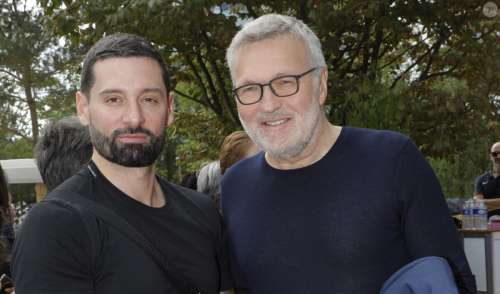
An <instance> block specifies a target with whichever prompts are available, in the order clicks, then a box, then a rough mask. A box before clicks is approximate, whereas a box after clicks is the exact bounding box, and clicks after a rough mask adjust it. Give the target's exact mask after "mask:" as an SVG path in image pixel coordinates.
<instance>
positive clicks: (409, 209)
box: [396, 140, 476, 294]
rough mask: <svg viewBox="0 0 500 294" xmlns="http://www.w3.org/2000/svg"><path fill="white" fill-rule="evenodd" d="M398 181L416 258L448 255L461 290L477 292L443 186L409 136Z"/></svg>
mask: <svg viewBox="0 0 500 294" xmlns="http://www.w3.org/2000/svg"><path fill="white" fill-rule="evenodd" d="M397 174H398V175H399V178H398V179H397V182H396V185H397V187H399V198H400V200H401V202H402V207H403V213H402V216H401V219H402V223H403V229H404V235H405V238H406V243H407V248H408V251H409V253H410V255H411V256H412V257H413V258H414V259H417V258H420V257H424V256H439V257H443V258H445V259H446V260H447V261H448V262H449V264H450V266H451V268H452V269H453V272H454V277H455V281H456V283H457V286H458V288H459V290H460V293H471V294H472V293H476V285H475V280H474V277H473V276H472V273H471V270H470V268H469V264H468V262H467V259H466V257H465V253H464V251H463V246H462V244H461V241H460V238H459V235H458V232H457V229H456V227H455V225H454V223H453V220H452V218H451V215H450V213H449V211H448V206H447V204H446V201H445V199H444V196H443V193H442V191H441V186H440V184H439V181H438V179H437V178H436V176H435V174H434V172H433V170H432V168H431V167H430V165H429V164H428V163H427V161H426V160H425V158H424V157H423V155H422V154H421V153H420V151H419V150H418V149H417V147H416V146H415V145H414V144H413V142H412V141H411V140H408V142H407V143H406V145H405V146H404V147H403V149H402V150H401V153H400V155H399V162H398V167H397Z"/></svg>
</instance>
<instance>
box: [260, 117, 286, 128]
mask: <svg viewBox="0 0 500 294" xmlns="http://www.w3.org/2000/svg"><path fill="white" fill-rule="evenodd" d="M289 120H290V119H288V118H284V119H280V120H273V121H266V122H263V123H262V124H263V125H266V126H271V127H275V126H279V125H282V124H284V123H286V122H287V121H289Z"/></svg>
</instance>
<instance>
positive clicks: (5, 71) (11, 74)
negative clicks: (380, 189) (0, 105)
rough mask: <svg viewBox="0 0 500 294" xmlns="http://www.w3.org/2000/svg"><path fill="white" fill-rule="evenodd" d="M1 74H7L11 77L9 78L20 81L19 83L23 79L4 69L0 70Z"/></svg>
mask: <svg viewBox="0 0 500 294" xmlns="http://www.w3.org/2000/svg"><path fill="white" fill-rule="evenodd" d="M0 72H3V73H5V74H7V75H9V76H11V77H13V78H14V79H15V80H16V81H18V82H21V78H19V77H18V76H17V75H15V74H13V73H11V72H10V71H8V70H5V69H3V68H0Z"/></svg>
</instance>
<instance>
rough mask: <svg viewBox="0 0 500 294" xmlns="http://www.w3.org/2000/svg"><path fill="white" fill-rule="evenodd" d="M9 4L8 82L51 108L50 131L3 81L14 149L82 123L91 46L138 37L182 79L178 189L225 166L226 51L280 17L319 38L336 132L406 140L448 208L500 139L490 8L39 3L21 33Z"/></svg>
mask: <svg viewBox="0 0 500 294" xmlns="http://www.w3.org/2000/svg"><path fill="white" fill-rule="evenodd" d="M12 3H14V1H13V0H8V1H4V2H2V4H1V5H0V7H1V9H2V10H1V11H2V15H1V18H0V28H1V31H0V32H1V34H2V35H1V36H0V69H2V68H8V70H9V71H11V70H12V67H13V65H16V64H17V63H15V62H13V63H12V62H10V61H16V60H17V61H19V62H21V64H30V67H27V66H24V67H23V69H25V68H30V69H32V71H27V72H26V71H25V72H23V76H27V75H26V73H31V72H33V74H32V76H33V77H37V78H36V79H35V80H36V81H37V82H33V83H32V84H30V85H29V87H31V88H30V89H34V90H32V91H31V92H32V93H41V94H43V95H39V96H37V97H36V99H34V101H35V102H36V103H35V104H36V111H35V112H34V113H35V114H36V115H38V116H40V118H36V116H33V115H28V112H27V111H28V107H27V105H26V103H24V104H23V102H22V101H23V100H19V99H18V98H19V97H14V96H13V94H16V95H17V96H21V98H25V96H23V95H24V94H23V93H25V91H21V90H22V89H26V86H25V85H26V84H25V83H24V84H23V83H20V82H19V81H16V80H15V79H11V78H9V76H8V75H5V74H2V73H1V72H0V85H1V89H0V107H1V109H2V111H0V126H2V127H3V132H2V133H0V134H1V135H5V136H8V138H9V140H11V141H12V140H13V141H15V140H19V139H20V138H22V137H24V138H25V139H23V140H24V141H23V142H29V140H30V138H31V133H30V132H31V130H33V128H34V129H35V131H36V130H37V127H36V126H35V127H33V124H32V123H33V121H35V122H37V120H38V119H44V118H48V117H59V116H62V115H66V114H68V113H72V112H73V104H74V102H73V94H74V91H75V90H76V85H77V74H78V72H79V71H80V68H79V67H80V65H79V64H80V62H81V60H82V58H83V55H84V54H85V52H86V51H87V50H88V49H89V48H90V46H91V45H92V44H93V43H95V42H96V41H97V40H98V39H99V38H101V37H102V36H103V35H105V34H110V33H113V32H118V31H121V32H130V33H136V34H139V35H142V36H144V37H146V38H148V39H150V40H152V41H153V42H154V43H155V44H156V45H158V46H159V47H160V49H161V52H162V54H163V55H164V57H165V59H166V60H167V63H168V64H169V66H170V68H171V70H172V72H173V84H174V86H175V88H174V90H173V92H174V93H175V96H176V100H177V122H176V123H175V124H174V125H173V126H171V128H169V130H168V131H167V137H168V141H167V144H166V147H165V151H164V153H163V154H162V156H161V158H160V161H159V164H158V167H159V170H160V173H162V174H163V175H165V176H167V177H169V178H171V179H179V178H180V177H181V175H182V174H184V173H186V172H188V171H193V170H196V169H198V168H199V166H200V165H201V164H202V163H203V162H206V161H208V160H211V159H216V158H217V153H218V149H219V146H220V143H221V141H222V139H223V138H224V135H226V134H228V133H229V132H231V131H233V130H235V129H238V128H239V127H240V126H239V122H238V117H237V113H236V105H235V101H234V99H233V98H232V95H231V80H230V76H229V73H228V71H227V68H226V66H225V60H224V54H225V48H226V47H227V46H228V44H229V43H230V41H231V38H232V37H233V36H234V34H235V33H236V31H237V30H238V29H239V28H240V27H241V25H242V23H244V22H245V21H246V20H249V19H252V18H255V17H258V16H259V15H262V14H264V13H270V12H277V13H283V14H288V15H293V16H297V17H298V18H300V19H302V20H304V21H305V22H306V23H307V24H308V25H310V26H311V27H312V29H313V30H314V31H315V32H317V34H318V36H319V38H320V40H321V43H322V45H323V51H324V55H325V57H326V61H327V65H328V69H329V81H328V82H329V93H330V95H329V98H328V100H327V102H326V105H325V109H326V111H327V115H328V117H329V118H330V120H331V121H332V122H335V123H336V124H340V125H347V124H349V125H355V126H361V127H371V128H379V129H391V130H397V131H401V132H403V133H406V134H408V135H409V136H410V137H412V138H413V139H414V140H415V141H416V143H417V145H418V146H419V147H420V149H421V150H422V151H423V152H424V154H426V155H427V156H429V157H430V158H431V163H432V164H433V166H434V167H435V168H436V169H437V170H438V175H439V176H440V179H441V181H442V183H444V184H443V186H445V190H446V189H448V190H446V193H447V195H455V194H457V195H468V193H469V192H468V190H467V189H466V188H465V186H463V187H461V188H460V185H459V182H460V181H462V183H465V182H468V181H470V178H471V177H472V175H473V174H475V173H477V172H478V170H482V169H484V162H482V161H481V160H479V159H478V160H471V161H470V162H469V163H468V164H466V159H464V157H467V158H475V157H473V156H481V155H480V154H481V152H478V153H479V154H478V155H474V154H475V153H474V152H473V151H474V150H477V148H478V146H482V145H483V144H485V142H488V143H489V142H491V138H495V137H496V138H498V137H499V136H500V117H499V116H500V99H499V98H498V97H500V83H498V81H499V80H500V71H499V70H498V69H499V68H500V51H499V50H498V31H499V22H498V18H493V19H489V18H487V17H486V16H484V15H483V14H482V12H481V7H482V5H483V4H484V1H480V0H470V1H394V0H376V1H364V0H339V1H316V0H314V1H290V0H281V1H261V0H251V1H233V0H231V1H218V0H211V1H208V0H188V1H160V0H130V1H117V0H112V1H101V0H86V1H62V0H39V1H38V4H40V5H41V6H42V7H43V11H44V13H45V15H44V16H42V15H38V14H36V13H33V12H26V11H24V12H23V11H21V13H20V15H23V17H21V18H20V19H23V20H24V21H23V23H22V25H20V24H18V23H15V22H14V21H13V20H14V18H13V17H12V15H14V14H12V13H13V11H11V10H12V9H11V10H9V7H12ZM33 32H37V33H33ZM53 34H56V35H57V36H58V37H60V38H58V37H55V36H54V35H53ZM26 36H29V38H24V39H23V38H22V37H26ZM12 40H15V41H12ZM61 40H63V41H65V43H64V46H56V44H55V42H56V41H57V42H59V41H61ZM18 44H21V45H22V46H18ZM16 46H17V47H16ZM49 48H52V49H49ZM13 49H15V50H13ZM37 50H38V51H37ZM2 54H4V55H2ZM1 56H5V57H4V58H3V59H2V57H1ZM11 64H13V65H12V66H11ZM9 66H10V67H9ZM55 72H57V74H55ZM16 73H17V72H16ZM61 80H62V81H64V83H61V82H60V81H61ZM26 93H29V92H26ZM18 94H19V95H18ZM21 94H23V95H21ZM32 109H33V108H31V109H30V114H33V111H32ZM14 134H15V136H13V135H14ZM13 141H12V142H13ZM9 142H10V141H9ZM472 142H475V143H472ZM24 144H25V143H22V144H21V145H22V146H24ZM2 148H3V146H0V149H2ZM23 148H24V147H23ZM23 148H19V150H25V149H23ZM481 148H482V147H481ZM12 150H14V149H12ZM1 152H2V151H0V154H1ZM5 152H6V153H5V154H11V153H9V152H10V151H9V152H7V151H5ZM22 152H25V151H22ZM22 152H21V151H20V153H22ZM9 156H10V155H9ZM12 156H13V155H12ZM471 156H472V157H471ZM455 179H457V180H456V181H457V182H456V183H455V182H454V181H455ZM463 185H466V184H463ZM467 185H468V184H467Z"/></svg>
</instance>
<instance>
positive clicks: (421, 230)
mask: <svg viewBox="0 0 500 294" xmlns="http://www.w3.org/2000/svg"><path fill="white" fill-rule="evenodd" d="M222 208H223V214H224V219H225V221H226V224H227V227H228V233H229V240H230V246H231V251H232V255H233V256H232V266H233V271H234V275H235V279H236V289H237V290H239V291H241V292H243V290H246V291H248V292H249V293H256V294H266V293H283V294H285V293H286V294H290V293H297V294H306V293H311V294H318V293H339V294H340V293H348V294H356V293H360V294H369V293H378V292H379V290H380V288H381V287H382V284H383V283H384V281H385V280H387V279H388V278H389V276H390V275H391V274H392V273H394V272H395V271H397V270H398V269H399V268H401V267H402V266H404V265H405V264H407V263H408V262H410V261H412V260H414V259H416V258H419V257H423V256H431V255H435V256H441V257H444V258H446V259H447V260H448V261H449V262H450V265H451V267H452V269H453V270H454V272H455V279H456V281H457V285H458V286H459V288H460V289H461V293H475V292H474V291H475V283H474V280H473V277H472V274H471V272H470V268H469V266H468V264H467V261H466V258H465V255H464V252H463V249H462V246H461V243H460V241H459V238H458V234H457V230H456V229H455V226H454V224H453V221H452V219H451V216H450V214H449V213H448V209H447V205H446V202H445V200H444V197H443V194H442V192H441V188H440V185H439V182H438V180H437V179H436V177H435V175H434V173H433V171H432V169H431V168H430V166H429V165H428V164H427V162H426V161H425V159H424V157H423V156H422V154H421V153H420V152H419V151H418V149H417V148H416V147H415V145H414V144H413V142H412V141H411V140H410V139H408V138H407V137H405V136H403V135H401V134H399V133H395V132H388V131H374V130H366V129H358V128H352V127H344V128H343V129H342V132H341V134H340V137H339V138H338V140H337V142H336V143H335V145H334V146H333V147H332V149H331V150H330V151H329V152H328V153H327V154H326V155H325V156H324V157H323V158H322V159H321V160H320V161H318V162H316V163H314V164H312V165H310V166H307V167H304V168H300V169H294V170H278V169H274V168H272V167H271V166H269V165H268V164H267V162H266V160H265V158H264V155H263V153H260V154H258V155H257V156H255V157H252V158H250V159H247V160H244V161H242V162H240V163H238V164H237V165H235V166H234V167H233V168H231V169H230V170H229V171H228V172H227V173H226V175H225V177H224V179H223V182H222Z"/></svg>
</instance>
